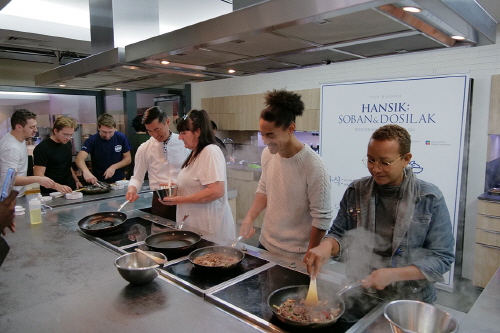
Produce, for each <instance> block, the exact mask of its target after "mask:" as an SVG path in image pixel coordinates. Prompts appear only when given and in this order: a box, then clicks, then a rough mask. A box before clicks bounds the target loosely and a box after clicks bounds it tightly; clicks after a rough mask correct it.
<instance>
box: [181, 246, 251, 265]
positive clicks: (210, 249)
mask: <svg viewBox="0 0 500 333" xmlns="http://www.w3.org/2000/svg"><path fill="white" fill-rule="evenodd" d="M209 253H223V254H226V255H228V256H230V257H231V258H233V259H236V260H237V261H236V262H235V263H233V264H231V265H228V266H205V265H200V264H197V263H195V262H194V260H195V259H196V258H198V257H201V256H204V255H206V254H209ZM244 257H245V254H244V253H243V252H242V251H241V250H238V249H236V248H234V247H231V246H207V247H202V248H201V249H196V250H194V251H193V252H191V254H190V255H189V261H191V263H192V264H193V265H194V266H195V267H198V268H203V269H208V270H214V271H216V270H227V269H231V268H234V267H236V266H237V265H238V264H239V263H240V262H241V261H242V260H243V258H244Z"/></svg>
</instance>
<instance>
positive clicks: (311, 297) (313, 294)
mask: <svg viewBox="0 0 500 333" xmlns="http://www.w3.org/2000/svg"><path fill="white" fill-rule="evenodd" d="M318 304H319V300H318V289H317V288H316V279H311V282H310V283H309V290H308V291H307V296H306V306H310V307H316V306H318Z"/></svg>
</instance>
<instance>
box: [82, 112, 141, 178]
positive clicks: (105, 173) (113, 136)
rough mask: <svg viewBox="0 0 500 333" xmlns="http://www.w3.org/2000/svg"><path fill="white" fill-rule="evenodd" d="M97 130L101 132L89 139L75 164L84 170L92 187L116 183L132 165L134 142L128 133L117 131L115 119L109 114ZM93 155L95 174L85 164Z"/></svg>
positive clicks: (103, 117) (99, 123) (98, 119)
mask: <svg viewBox="0 0 500 333" xmlns="http://www.w3.org/2000/svg"><path fill="white" fill-rule="evenodd" d="M97 129H98V133H96V134H94V135H92V136H90V137H89V138H88V139H87V140H85V142H84V143H83V146H82V150H80V152H79V153H78V155H77V156H76V160H75V162H76V165H77V166H78V167H79V168H80V169H81V170H82V171H83V178H85V181H87V182H89V183H91V184H95V183H97V181H105V182H107V183H114V182H116V181H117V180H122V179H124V178H125V167H126V166H127V165H129V164H130V162H132V157H131V155H130V150H131V149H132V147H131V146H130V142H129V141H128V139H127V137H126V136H125V134H123V133H121V132H118V131H117V130H116V122H115V119H114V118H113V116H112V115H110V114H108V113H105V114H102V115H100V116H99V118H97ZM89 154H90V157H91V160H92V172H90V170H89V168H88V167H87V164H86V163H85V159H86V158H87V156H89Z"/></svg>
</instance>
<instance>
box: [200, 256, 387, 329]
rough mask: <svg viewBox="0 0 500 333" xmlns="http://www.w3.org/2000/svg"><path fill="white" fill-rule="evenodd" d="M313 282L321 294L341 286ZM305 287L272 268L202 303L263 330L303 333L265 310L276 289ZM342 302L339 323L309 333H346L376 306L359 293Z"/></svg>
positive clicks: (292, 274) (300, 278)
mask: <svg viewBox="0 0 500 333" xmlns="http://www.w3.org/2000/svg"><path fill="white" fill-rule="evenodd" d="M317 282H318V290H319V291H321V292H332V293H336V292H337V291H338V290H340V289H341V288H342V286H339V285H337V284H334V283H332V282H329V281H324V280H319V279H318V280H317ZM308 284H309V276H308V275H306V274H303V273H300V272H297V271H294V270H291V269H288V268H285V267H282V266H278V265H275V266H272V267H270V268H268V269H266V270H263V271H262V272H260V273H258V274H255V275H253V276H250V277H248V278H246V279H244V280H242V281H239V282H237V283H235V284H233V285H230V286H227V287H225V288H222V289H220V290H218V291H215V292H214V293H211V294H208V295H206V296H205V300H207V301H209V302H212V303H214V304H216V305H217V306H220V307H222V308H224V309H225V310H227V311H228V312H231V313H233V314H235V315H237V316H240V317H242V318H243V319H246V320H249V321H251V322H253V323H255V324H257V325H259V326H261V327H263V328H266V329H269V328H270V327H271V328H272V329H273V330H276V331H281V332H304V328H300V329H297V327H294V326H291V325H288V324H285V323H283V322H281V321H279V320H278V319H277V318H276V317H275V316H274V315H273V312H272V311H271V309H270V308H269V306H268V303H267V298H268V297H269V295H270V294H271V293H272V292H273V291H275V290H277V289H280V288H283V287H287V286H293V285H308ZM343 299H344V302H345V304H346V310H345V312H344V314H343V315H342V316H341V317H340V318H339V320H338V321H337V322H336V323H335V324H333V325H330V326H327V327H323V328H315V329H314V330H313V332H316V333H323V332H346V331H347V330H349V328H350V327H352V326H353V325H354V324H355V322H356V321H357V320H359V319H360V318H362V317H363V316H364V315H365V314H367V313H368V312H369V311H370V310H371V309H373V308H374V307H375V306H376V305H377V304H379V302H380V300H379V299H377V298H375V297H372V296H370V295H367V294H365V293H362V292H361V291H360V290H350V291H348V292H346V293H345V294H344V295H343Z"/></svg>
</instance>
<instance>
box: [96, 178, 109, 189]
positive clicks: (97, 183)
mask: <svg viewBox="0 0 500 333" xmlns="http://www.w3.org/2000/svg"><path fill="white" fill-rule="evenodd" d="M95 185H97V186H99V187H100V188H108V187H109V185H108V184H106V183H104V182H101V181H100V180H98V181H97V182H96V183H95Z"/></svg>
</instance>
